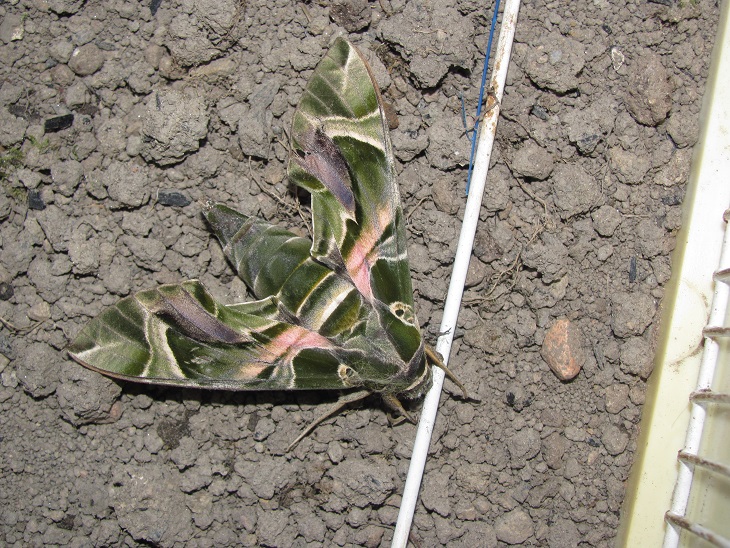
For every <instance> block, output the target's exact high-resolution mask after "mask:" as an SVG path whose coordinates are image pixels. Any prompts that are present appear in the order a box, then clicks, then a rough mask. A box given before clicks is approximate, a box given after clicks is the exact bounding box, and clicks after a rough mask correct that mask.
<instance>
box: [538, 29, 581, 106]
mask: <svg viewBox="0 0 730 548" xmlns="http://www.w3.org/2000/svg"><path fill="white" fill-rule="evenodd" d="M584 51H585V48H584V46H583V44H581V43H580V42H578V41H577V40H573V39H572V38H568V37H566V36H562V35H561V34H559V33H557V32H553V33H551V34H549V35H547V36H545V37H541V38H539V41H538V42H537V43H536V44H534V45H533V47H531V48H529V49H528V53H527V56H526V58H525V63H524V65H525V66H524V69H525V73H527V76H528V77H529V78H530V80H532V81H533V82H534V83H535V84H536V85H538V86H539V87H541V88H547V89H549V90H552V91H555V92H557V93H566V92H568V91H570V90H572V89H576V88H577V87H578V74H580V72H581V71H582V70H583V67H584V66H585V53H584Z"/></svg>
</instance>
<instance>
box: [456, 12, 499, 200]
mask: <svg viewBox="0 0 730 548" xmlns="http://www.w3.org/2000/svg"><path fill="white" fill-rule="evenodd" d="M499 4H500V0H496V1H495V3H494V15H493V16H492V26H491V27H490V29H489V40H487V51H486V52H485V54H484V68H483V69H482V85H481V87H480V88H479V103H478V104H477V117H476V121H475V122H474V129H472V130H469V131H468V132H467V137H469V133H471V136H470V137H469V140H470V141H471V154H470V155H469V173H468V175H467V178H466V195H467V196H468V195H469V186H470V185H471V174H472V171H473V170H474V154H475V153H476V149H477V130H478V129H479V116H481V114H482V103H483V101H484V88H485V86H486V84H487V66H488V65H489V54H490V53H491V51H492V38H493V37H494V29H495V27H496V26H497V14H498V13H499ZM462 108H463V107H462Z"/></svg>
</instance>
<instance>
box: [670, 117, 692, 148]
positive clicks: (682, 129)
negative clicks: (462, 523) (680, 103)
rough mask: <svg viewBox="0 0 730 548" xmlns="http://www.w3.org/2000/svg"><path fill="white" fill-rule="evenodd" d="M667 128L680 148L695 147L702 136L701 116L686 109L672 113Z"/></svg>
mask: <svg viewBox="0 0 730 548" xmlns="http://www.w3.org/2000/svg"><path fill="white" fill-rule="evenodd" d="M666 127H667V133H669V136H670V137H671V138H672V141H674V144H675V145H677V147H678V148H685V147H691V146H693V145H694V144H695V143H696V142H697V139H699V136H700V120H699V116H698V115H696V114H692V113H691V112H689V111H688V110H687V109H684V108H681V109H678V110H675V111H673V112H672V114H671V116H670V117H669V121H668V122H667V126H666Z"/></svg>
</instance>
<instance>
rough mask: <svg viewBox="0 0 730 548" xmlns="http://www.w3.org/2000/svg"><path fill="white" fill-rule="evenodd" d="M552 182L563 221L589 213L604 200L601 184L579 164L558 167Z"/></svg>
mask: <svg viewBox="0 0 730 548" xmlns="http://www.w3.org/2000/svg"><path fill="white" fill-rule="evenodd" d="M552 181H553V194H554V196H555V205H556V207H557V208H558V214H559V215H560V218H561V219H564V220H566V219H570V218H571V217H574V216H575V215H579V214H581V213H587V212H589V211H591V210H592V209H593V208H595V207H597V206H598V205H599V204H600V203H601V200H602V199H603V195H602V194H601V184H600V183H599V182H598V181H597V180H596V178H595V177H594V176H592V175H590V174H589V173H588V172H587V171H586V170H585V169H583V168H582V167H581V166H580V165H578V164H574V163H571V164H560V165H558V167H556V168H555V172H554V173H553V176H552Z"/></svg>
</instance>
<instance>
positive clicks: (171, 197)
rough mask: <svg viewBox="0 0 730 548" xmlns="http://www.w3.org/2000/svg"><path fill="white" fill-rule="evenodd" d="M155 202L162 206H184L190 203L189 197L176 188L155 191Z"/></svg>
mask: <svg viewBox="0 0 730 548" xmlns="http://www.w3.org/2000/svg"><path fill="white" fill-rule="evenodd" d="M157 203H159V204H160V205H163V206H177V207H185V206H186V205H189V204H190V198H188V197H187V196H185V194H183V193H181V192H177V191H176V190H160V191H159V192H158V193H157Z"/></svg>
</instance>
